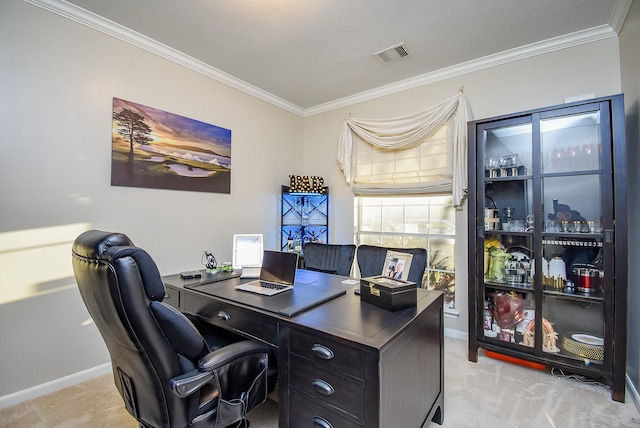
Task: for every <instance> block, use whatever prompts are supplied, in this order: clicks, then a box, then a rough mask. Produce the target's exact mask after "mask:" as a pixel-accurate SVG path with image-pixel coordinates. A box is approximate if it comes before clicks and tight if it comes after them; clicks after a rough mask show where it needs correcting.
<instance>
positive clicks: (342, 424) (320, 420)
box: [289, 394, 362, 428]
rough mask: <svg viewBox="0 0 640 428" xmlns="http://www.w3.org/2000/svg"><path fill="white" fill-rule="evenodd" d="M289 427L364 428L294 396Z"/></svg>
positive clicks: (298, 395) (311, 402)
mask: <svg viewBox="0 0 640 428" xmlns="http://www.w3.org/2000/svg"><path fill="white" fill-rule="evenodd" d="M290 402H291V406H290V407H289V408H290V410H291V413H290V415H289V426H292V427H295V428H362V425H361V424H359V423H356V422H354V421H352V420H351V419H348V418H346V417H344V416H342V415H339V414H338V413H336V412H332V411H331V410H329V409H327V408H325V407H322V406H321V405H319V404H317V403H315V402H313V401H312V400H309V399H307V398H305V397H304V396H303V395H302V394H292V396H291V400H290Z"/></svg>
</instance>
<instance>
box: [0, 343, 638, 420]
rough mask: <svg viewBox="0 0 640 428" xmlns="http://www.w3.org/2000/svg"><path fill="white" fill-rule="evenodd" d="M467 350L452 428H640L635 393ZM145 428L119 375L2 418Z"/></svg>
mask: <svg viewBox="0 0 640 428" xmlns="http://www.w3.org/2000/svg"><path fill="white" fill-rule="evenodd" d="M466 349H467V344H466V342H464V341H461V340H456V339H451V338H446V339H445V409H444V425H443V426H445V427H452V428H466V427H474V428H484V427H486V428H494V427H509V428H519V427H522V428H542V427H552V428H572V427H576V428H584V427H593V428H603V427H612V428H613V427H616V428H618V427H630V428H640V414H639V413H638V410H637V408H636V407H635V405H634V403H633V402H632V399H631V397H630V396H629V394H627V402H626V403H624V404H623V403H618V402H615V401H612V400H611V394H610V392H609V389H608V388H605V387H602V386H598V385H593V384H588V383H584V382H580V381H577V380H574V379H570V378H561V377H557V376H553V375H551V374H549V373H548V372H543V371H539V370H533V369H528V368H525V367H521V366H518V365H513V364H509V363H504V362H501V361H497V360H494V359H491V358H486V357H484V356H481V357H480V358H479V361H478V362H477V363H470V362H468V361H467V354H466ZM249 419H250V421H251V427H253V428H275V427H277V423H278V422H277V419H278V414H277V404H276V403H274V402H273V401H271V400H268V401H267V402H266V403H265V404H263V405H262V406H260V407H259V408H258V409H256V410H255V411H254V412H253V413H251V415H250V418H249ZM137 426H138V425H137V423H136V422H135V421H134V420H133V418H131V417H130V416H129V415H128V414H127V412H126V411H125V409H124V405H123V404H122V401H121V400H120V397H119V395H118V393H117V391H116V389H115V387H114V386H113V381H112V377H111V375H106V376H101V377H99V378H96V379H93V380H90V381H87V382H84V383H81V384H78V385H75V386H72V387H69V388H65V389H63V390H61V391H59V392H56V393H53V394H49V395H46V396H43V397H40V398H37V399H34V400H31V401H28V402H25V403H21V404H18V405H16V406H13V407H10V408H8V409H4V410H2V411H0V427H16V428H18V427H20V428H22V427H24V428H27V427H29V428H37V427H46V428H50V427H56V428H75V427H118V428H129V427H131V428H134V427H137ZM437 426H438V425H437V424H435V423H430V424H429V428H435V427H437ZM388 428H412V427H388Z"/></svg>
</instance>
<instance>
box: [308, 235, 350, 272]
mask: <svg viewBox="0 0 640 428" xmlns="http://www.w3.org/2000/svg"><path fill="white" fill-rule="evenodd" d="M355 254H356V246H355V245H353V244H344V245H335V244H318V243H315V242H309V243H307V244H306V245H305V246H304V268H305V269H308V270H315V271H318V272H325V273H332V274H335V275H342V276H349V275H350V273H351V265H352V264H353V258H354V256H355Z"/></svg>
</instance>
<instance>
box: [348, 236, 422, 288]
mask: <svg viewBox="0 0 640 428" xmlns="http://www.w3.org/2000/svg"><path fill="white" fill-rule="evenodd" d="M389 250H390V251H398V252H400V253H409V254H412V255H413V258H412V260H411V267H410V268H409V275H408V276H407V281H412V282H415V283H416V286H417V287H422V278H423V276H424V270H425V269H426V267H427V250H425V249H424V248H387V247H378V246H375V245H360V246H358V253H357V255H356V258H357V261H358V268H359V269H360V277H361V278H366V277H369V276H377V275H381V274H382V269H383V268H384V262H385V258H386V256H387V251H389Z"/></svg>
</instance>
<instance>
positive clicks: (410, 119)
mask: <svg viewBox="0 0 640 428" xmlns="http://www.w3.org/2000/svg"><path fill="white" fill-rule="evenodd" d="M470 117H471V115H470V112H469V109H468V106H467V102H466V100H465V97H464V93H463V92H462V90H461V91H460V92H459V93H458V94H456V95H455V96H453V97H451V98H449V99H447V100H445V101H443V102H441V103H440V104H438V105H436V106H434V107H431V108H430V109H428V110H426V111H423V112H420V113H416V114H412V115H409V116H405V117H397V118H392V119H356V118H348V119H347V120H345V122H344V124H343V125H342V131H341V133H340V141H339V142H338V156H337V157H338V163H339V164H340V169H342V171H343V173H344V176H345V179H346V180H347V183H351V167H352V152H353V136H352V132H354V133H355V134H357V135H358V136H359V137H360V138H362V139H363V140H364V141H366V142H368V143H369V144H372V145H374V146H376V147H379V148H381V149H391V150H402V149H409V148H412V147H415V146H417V145H419V144H421V143H423V142H424V141H425V140H426V139H428V138H430V137H431V136H433V135H434V134H435V133H436V132H437V131H438V130H439V129H440V128H441V127H442V125H444V124H445V123H446V122H447V121H449V120H450V119H453V126H454V128H453V183H452V185H451V193H452V195H453V205H454V206H455V207H460V206H461V205H462V201H463V199H464V197H465V191H466V188H467V120H469V119H470ZM441 185H442V184H440V186H437V187H439V190H440V191H442V189H443V188H442V187H441ZM373 193H375V192H373Z"/></svg>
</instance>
